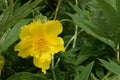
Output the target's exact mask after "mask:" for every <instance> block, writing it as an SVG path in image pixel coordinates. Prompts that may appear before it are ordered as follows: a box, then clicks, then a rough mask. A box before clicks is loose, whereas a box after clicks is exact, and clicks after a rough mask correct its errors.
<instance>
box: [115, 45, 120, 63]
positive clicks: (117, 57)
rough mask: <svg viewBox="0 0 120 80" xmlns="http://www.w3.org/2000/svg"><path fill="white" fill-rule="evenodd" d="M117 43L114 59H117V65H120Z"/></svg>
mask: <svg viewBox="0 0 120 80" xmlns="http://www.w3.org/2000/svg"><path fill="white" fill-rule="evenodd" d="M119 48H120V47H119V43H118V44H117V47H116V55H117V56H116V59H117V63H118V64H120V53H119Z"/></svg>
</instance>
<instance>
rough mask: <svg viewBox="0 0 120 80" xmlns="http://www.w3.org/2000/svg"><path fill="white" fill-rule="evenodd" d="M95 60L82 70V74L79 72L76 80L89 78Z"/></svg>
mask: <svg viewBox="0 0 120 80" xmlns="http://www.w3.org/2000/svg"><path fill="white" fill-rule="evenodd" d="M92 66H93V62H92V63H90V64H88V65H87V66H86V67H85V68H84V69H83V70H82V71H81V74H80V73H79V72H78V73H77V75H76V76H75V79H74V80H80V79H81V80H88V78H89V74H90V72H91V70H92Z"/></svg>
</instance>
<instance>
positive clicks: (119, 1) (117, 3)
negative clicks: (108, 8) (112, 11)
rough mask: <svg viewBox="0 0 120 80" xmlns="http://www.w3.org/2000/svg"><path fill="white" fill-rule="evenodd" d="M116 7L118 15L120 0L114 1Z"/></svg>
mask: <svg viewBox="0 0 120 80" xmlns="http://www.w3.org/2000/svg"><path fill="white" fill-rule="evenodd" d="M116 7H117V11H118V13H119V15H120V0H116Z"/></svg>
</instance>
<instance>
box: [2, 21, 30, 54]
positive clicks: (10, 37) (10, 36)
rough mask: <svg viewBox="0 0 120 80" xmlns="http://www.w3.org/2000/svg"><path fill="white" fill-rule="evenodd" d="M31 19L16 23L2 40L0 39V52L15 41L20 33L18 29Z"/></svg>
mask: <svg viewBox="0 0 120 80" xmlns="http://www.w3.org/2000/svg"><path fill="white" fill-rule="evenodd" d="M30 21H31V19H24V20H21V21H20V22H18V23H17V24H16V25H15V26H14V27H13V28H12V29H11V28H10V29H8V30H7V31H6V32H5V33H4V35H3V36H2V38H1V39H0V52H2V51H4V50H6V49H7V48H8V47H9V46H10V45H12V44H13V43H14V42H15V41H16V40H17V39H18V35H19V32H20V28H21V27H22V26H23V25H25V24H27V23H29V22H30Z"/></svg>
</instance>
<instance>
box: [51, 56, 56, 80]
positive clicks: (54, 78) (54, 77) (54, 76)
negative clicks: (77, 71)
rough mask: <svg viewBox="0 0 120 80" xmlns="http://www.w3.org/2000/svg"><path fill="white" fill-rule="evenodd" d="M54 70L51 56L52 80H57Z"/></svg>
mask: <svg viewBox="0 0 120 80" xmlns="http://www.w3.org/2000/svg"><path fill="white" fill-rule="evenodd" d="M54 69H55V67H54V55H52V64H51V70H52V75H53V80H57V79H56V75H55V71H54Z"/></svg>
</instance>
